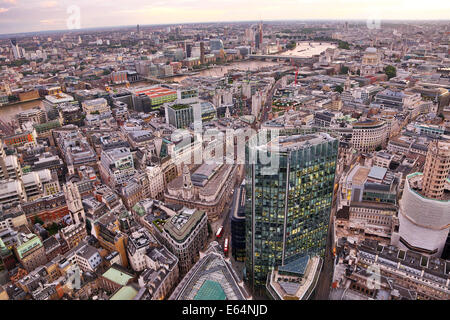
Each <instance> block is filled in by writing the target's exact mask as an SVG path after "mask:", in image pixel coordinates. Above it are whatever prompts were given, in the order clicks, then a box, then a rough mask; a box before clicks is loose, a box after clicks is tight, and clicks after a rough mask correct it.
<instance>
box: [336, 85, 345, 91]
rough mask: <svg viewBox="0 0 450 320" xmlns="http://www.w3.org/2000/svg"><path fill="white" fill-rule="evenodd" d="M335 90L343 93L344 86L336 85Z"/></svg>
mask: <svg viewBox="0 0 450 320" xmlns="http://www.w3.org/2000/svg"><path fill="white" fill-rule="evenodd" d="M334 91H336V92H339V93H342V92H343V91H344V88H342V87H341V86H339V85H338V86H336V88H334Z"/></svg>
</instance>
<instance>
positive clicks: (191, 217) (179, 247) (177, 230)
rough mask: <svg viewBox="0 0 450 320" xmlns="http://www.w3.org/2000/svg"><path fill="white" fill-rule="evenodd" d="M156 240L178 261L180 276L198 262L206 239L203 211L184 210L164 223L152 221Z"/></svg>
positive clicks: (205, 221)
mask: <svg viewBox="0 0 450 320" xmlns="http://www.w3.org/2000/svg"><path fill="white" fill-rule="evenodd" d="M153 223H154V224H155V225H156V228H154V230H155V235H156V238H157V239H158V240H159V242H160V243H162V244H163V245H164V246H165V247H166V248H167V249H169V251H170V252H172V253H173V254H174V255H175V256H177V258H178V259H179V262H178V266H179V269H180V276H184V275H185V274H186V273H187V272H188V271H189V270H190V269H191V268H192V266H193V265H194V264H195V262H196V261H198V259H199V257H200V255H199V252H200V251H201V250H203V248H204V246H205V244H206V240H207V238H208V227H207V215H206V213H205V212H204V211H199V210H195V209H186V208H184V209H183V210H182V211H181V212H179V213H178V214H176V215H174V216H172V217H171V218H169V219H167V220H166V221H156V220H155V221H154V222H153Z"/></svg>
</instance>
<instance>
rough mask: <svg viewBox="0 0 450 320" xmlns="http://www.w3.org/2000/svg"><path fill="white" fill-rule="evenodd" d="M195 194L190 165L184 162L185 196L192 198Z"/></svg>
mask: <svg viewBox="0 0 450 320" xmlns="http://www.w3.org/2000/svg"><path fill="white" fill-rule="evenodd" d="M193 195H194V194H193V190H192V180H191V173H190V172H189V168H188V166H187V165H185V164H183V198H185V199H192V197H193Z"/></svg>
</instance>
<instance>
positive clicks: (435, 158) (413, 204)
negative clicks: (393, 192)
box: [391, 141, 450, 257]
mask: <svg viewBox="0 0 450 320" xmlns="http://www.w3.org/2000/svg"><path fill="white" fill-rule="evenodd" d="M449 172H450V144H449V143H447V142H443V141H440V142H432V143H431V145H430V148H429V151H428V154H427V159H426V162H425V170H424V172H423V173H421V172H416V173H412V174H410V175H408V176H407V177H406V182H405V188H404V190H403V196H402V198H401V200H400V209H399V215H398V218H399V228H398V233H396V234H395V235H394V236H393V237H392V240H391V241H392V244H393V245H396V246H399V247H400V248H401V249H408V250H411V251H415V252H418V253H420V254H424V255H430V256H433V257H440V256H441V255H442V253H443V250H444V247H445V243H446V241H447V237H448V234H449V230H450V214H449V213H450V190H449V189H445V185H446V181H448V178H447V177H448V175H449ZM447 185H448V183H447ZM447 188H448V187H447Z"/></svg>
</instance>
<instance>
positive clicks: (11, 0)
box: [0, 0, 450, 34]
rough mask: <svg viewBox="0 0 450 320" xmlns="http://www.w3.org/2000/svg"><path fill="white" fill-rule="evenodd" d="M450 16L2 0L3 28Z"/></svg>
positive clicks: (407, 5) (435, 5) (327, 4)
mask: <svg viewBox="0 0 450 320" xmlns="http://www.w3.org/2000/svg"><path fill="white" fill-rule="evenodd" d="M307 19H334V20H339V19H343V20H352V19H358V20H384V19H386V20H416V19H420V20H434V19H440V20H442V19H444V20H446V19H450V1H449V0H0V34H5V33H20V32H33V31H46V30H65V29H74V28H75V29H76V28H95V27H106V26H125V25H136V24H140V25H146V24H175V23H191V22H221V21H254V20H263V21H264V20H267V21H269V20H307Z"/></svg>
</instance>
